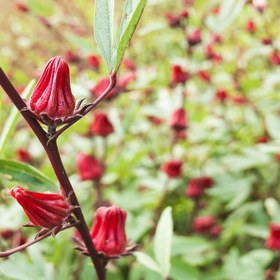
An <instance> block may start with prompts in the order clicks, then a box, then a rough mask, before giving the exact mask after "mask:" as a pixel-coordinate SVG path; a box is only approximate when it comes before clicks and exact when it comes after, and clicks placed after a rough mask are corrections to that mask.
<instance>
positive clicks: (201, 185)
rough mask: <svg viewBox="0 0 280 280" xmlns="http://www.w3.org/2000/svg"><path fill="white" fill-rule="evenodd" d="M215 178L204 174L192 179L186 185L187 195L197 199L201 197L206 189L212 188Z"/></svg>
mask: <svg viewBox="0 0 280 280" xmlns="http://www.w3.org/2000/svg"><path fill="white" fill-rule="evenodd" d="M213 184H214V180H213V178H212V177H209V176H202V177H196V178H192V179H190V181H189V182H188V184H187V187H186V191H185V193H186V195H187V196H188V197H190V198H193V199H196V198H199V197H201V196H202V195H203V194H204V193H205V190H207V189H209V188H211V187H212V186H213Z"/></svg>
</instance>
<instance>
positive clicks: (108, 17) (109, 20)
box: [94, 0, 115, 71]
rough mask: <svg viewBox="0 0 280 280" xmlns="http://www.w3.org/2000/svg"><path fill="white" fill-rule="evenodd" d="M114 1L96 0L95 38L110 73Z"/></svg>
mask: <svg viewBox="0 0 280 280" xmlns="http://www.w3.org/2000/svg"><path fill="white" fill-rule="evenodd" d="M114 2H115V1H114V0H95V14H94V37H95V40H96V43H97V45H98V47H99V49H100V52H101V53H102V55H103V56H104V58H105V60H106V63H107V68H108V70H109V71H111V70H112V68H113V61H112V54H113V45H114V44H113V23H114Z"/></svg>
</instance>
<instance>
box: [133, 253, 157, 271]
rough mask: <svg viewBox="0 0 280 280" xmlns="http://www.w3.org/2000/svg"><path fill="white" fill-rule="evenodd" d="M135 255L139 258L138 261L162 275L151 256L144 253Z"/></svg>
mask: <svg viewBox="0 0 280 280" xmlns="http://www.w3.org/2000/svg"><path fill="white" fill-rule="evenodd" d="M133 255H134V256H135V257H136V258H137V261H138V262H139V263H141V264H142V265H144V266H146V267H147V268H149V269H151V270H153V271H156V272H158V273H160V267H159V265H158V264H157V263H156V261H155V260H154V259H152V258H151V257H150V256H149V255H147V254H145V253H142V252H134V253H133Z"/></svg>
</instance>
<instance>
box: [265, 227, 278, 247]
mask: <svg viewBox="0 0 280 280" xmlns="http://www.w3.org/2000/svg"><path fill="white" fill-rule="evenodd" d="M266 247H267V248H269V249H271V250H278V251H279V250H280V224H276V223H275V222H273V223H271V224H270V225H269V236H268V238H267V240H266Z"/></svg>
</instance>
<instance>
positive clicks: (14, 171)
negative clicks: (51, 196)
mask: <svg viewBox="0 0 280 280" xmlns="http://www.w3.org/2000/svg"><path fill="white" fill-rule="evenodd" d="M0 174H1V177H2V176H7V178H8V179H10V180H12V181H16V182H18V183H22V184H25V185H26V186H28V187H29V188H30V190H33V191H56V190H57V187H56V185H55V183H54V182H53V181H52V180H51V179H49V178H48V177H47V176H46V175H44V174H43V173H42V172H41V171H39V170H38V169H36V168H34V167H33V166H31V165H27V164H25V163H21V162H18V161H13V160H3V159H0Z"/></svg>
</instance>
